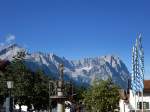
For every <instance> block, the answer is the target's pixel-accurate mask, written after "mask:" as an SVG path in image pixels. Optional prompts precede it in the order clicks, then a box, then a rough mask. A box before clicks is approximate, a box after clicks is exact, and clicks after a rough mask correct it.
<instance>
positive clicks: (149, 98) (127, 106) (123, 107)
mask: <svg viewBox="0 0 150 112" xmlns="http://www.w3.org/2000/svg"><path fill="white" fill-rule="evenodd" d="M135 101H136V102H135ZM138 101H139V102H142V97H138V95H134V94H133V92H132V90H130V97H129V103H125V102H124V101H123V100H120V102H119V106H120V112H129V110H135V108H136V109H137V105H136V106H135V104H137V102H138ZM143 102H149V105H150V93H148V94H147V93H146V94H145V93H144V95H143ZM149 110H150V109H149Z"/></svg>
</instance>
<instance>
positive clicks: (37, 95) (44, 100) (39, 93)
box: [32, 70, 49, 110]
mask: <svg viewBox="0 0 150 112" xmlns="http://www.w3.org/2000/svg"><path fill="white" fill-rule="evenodd" d="M33 77H34V78H33V79H34V81H33V82H34V84H33V87H32V88H33V95H32V96H33V105H34V107H35V109H36V110H40V109H47V108H48V106H49V87H48V86H49V78H48V77H47V76H46V75H45V74H44V73H43V72H42V71H41V70H37V72H35V74H34V76H33Z"/></svg>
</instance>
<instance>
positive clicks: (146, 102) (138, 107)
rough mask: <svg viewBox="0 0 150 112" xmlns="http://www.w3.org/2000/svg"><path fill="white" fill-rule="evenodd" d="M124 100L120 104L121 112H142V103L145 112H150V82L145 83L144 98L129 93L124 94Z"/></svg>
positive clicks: (131, 92)
mask: <svg viewBox="0 0 150 112" xmlns="http://www.w3.org/2000/svg"><path fill="white" fill-rule="evenodd" d="M121 96H122V99H121V100H120V102H119V107H120V112H135V111H136V112H142V102H143V110H144V112H150V80H146V81H144V92H143V97H142V95H141V94H138V93H137V94H136V95H134V94H133V91H132V90H131V89H130V90H129V92H128V93H127V92H125V91H124V93H123V95H121Z"/></svg>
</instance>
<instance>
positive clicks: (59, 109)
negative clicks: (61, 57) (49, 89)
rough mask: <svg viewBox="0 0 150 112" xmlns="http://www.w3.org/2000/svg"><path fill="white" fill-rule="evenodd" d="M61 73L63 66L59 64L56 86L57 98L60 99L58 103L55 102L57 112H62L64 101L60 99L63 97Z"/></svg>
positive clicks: (62, 74)
mask: <svg viewBox="0 0 150 112" xmlns="http://www.w3.org/2000/svg"><path fill="white" fill-rule="evenodd" d="M63 71H64V65H63V64H60V65H59V80H58V85H57V96H58V97H60V99H58V102H57V112H64V101H63V99H61V97H63V96H64V94H63V86H64V84H63V83H64V80H63V76H64V73H63Z"/></svg>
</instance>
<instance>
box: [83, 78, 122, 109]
mask: <svg viewBox="0 0 150 112" xmlns="http://www.w3.org/2000/svg"><path fill="white" fill-rule="evenodd" d="M83 96H84V103H85V105H86V109H87V111H89V112H113V111H114V109H116V108H118V104H119V99H120V98H119V92H118V87H117V86H116V85H114V84H113V82H112V80H110V79H108V80H106V81H104V80H99V81H95V82H94V84H93V86H91V87H90V88H89V89H88V90H87V91H86V92H85V93H84V95H83Z"/></svg>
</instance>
